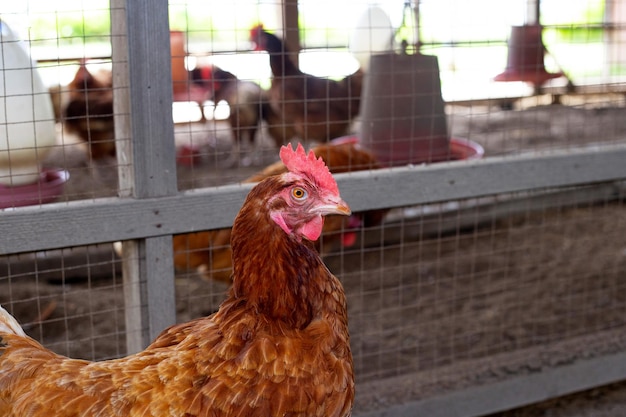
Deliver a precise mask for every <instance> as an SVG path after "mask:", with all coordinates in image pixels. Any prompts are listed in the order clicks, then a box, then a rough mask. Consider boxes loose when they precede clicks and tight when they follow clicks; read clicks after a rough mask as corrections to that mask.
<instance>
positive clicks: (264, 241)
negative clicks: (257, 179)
mask: <svg viewBox="0 0 626 417" xmlns="http://www.w3.org/2000/svg"><path fill="white" fill-rule="evenodd" d="M278 178H279V177H272V178H269V179H267V180H265V181H263V182H261V183H259V184H258V185H257V186H256V187H255V188H254V189H253V190H252V191H251V192H250V195H249V196H248V199H247V200H246V203H244V206H243V207H242V209H241V211H240V213H239V215H238V216H237V219H236V220H235V223H234V225H233V231H232V235H231V246H232V250H233V286H232V289H231V298H233V299H236V300H239V301H241V300H245V303H246V304H247V305H248V306H250V307H252V308H254V309H255V310H256V312H257V313H260V314H263V315H266V316H267V317H268V318H271V319H274V320H281V321H284V322H285V323H286V324H288V325H290V326H293V327H296V328H303V327H305V326H307V325H308V324H309V323H310V322H311V321H312V320H314V319H315V318H317V317H321V316H322V315H323V314H324V313H325V312H326V311H329V310H333V311H335V310H336V309H337V308H341V307H339V306H337V305H336V304H337V303H341V302H342V299H343V296H341V297H332V296H330V292H335V291H339V292H341V290H340V289H338V288H337V286H338V285H340V284H339V283H338V281H337V279H336V278H335V277H334V276H333V275H332V274H331V273H330V271H329V270H328V269H327V268H326V266H325V265H324V263H323V262H322V260H321V259H320V257H319V254H318V253H317V251H316V250H315V248H314V245H313V243H312V242H309V241H306V240H302V241H298V240H297V239H296V238H294V237H293V236H290V235H288V234H287V233H285V232H284V231H283V230H282V229H281V228H280V227H279V226H278V225H277V224H276V223H275V222H274V221H273V220H271V218H270V214H269V209H268V204H267V203H268V200H269V198H270V197H271V196H272V195H275V194H276V193H277V192H279V191H280V189H281V188H282V187H284V184H282V183H280V180H278Z"/></svg>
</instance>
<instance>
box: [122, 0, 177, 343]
mask: <svg viewBox="0 0 626 417" xmlns="http://www.w3.org/2000/svg"><path fill="white" fill-rule="evenodd" d="M110 7H111V38H112V60H113V86H114V90H113V91H114V116H115V137H116V140H117V158H118V164H119V169H118V172H119V194H120V197H129V198H136V199H142V198H151V197H164V196H169V195H175V194H177V192H178V189H177V183H176V160H175V146H174V124H173V119H172V82H171V78H172V76H171V54H170V48H169V47H165V48H164V47H163V46H164V45H169V42H170V34H169V22H168V2H167V0H158V1H149V0H132V1H131V0H112V1H111V6H110ZM151 214H152V215H154V214H158V213H151ZM156 217H158V216H156ZM123 264H124V266H123V268H122V269H123V276H124V296H125V306H126V332H127V341H126V345H127V350H128V353H133V352H137V351H139V350H141V349H143V348H145V347H146V346H147V345H148V344H149V342H150V341H151V340H153V339H154V337H156V336H157V335H158V334H159V333H160V332H161V331H162V330H163V329H164V328H166V327H168V326H170V325H172V324H174V323H175V320H176V308H175V293H174V262H173V255H172V237H171V235H164V236H156V237H149V238H145V239H138V240H135V241H128V242H125V243H124V245H123Z"/></svg>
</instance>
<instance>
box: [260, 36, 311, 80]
mask: <svg viewBox="0 0 626 417" xmlns="http://www.w3.org/2000/svg"><path fill="white" fill-rule="evenodd" d="M264 36H265V50H266V51H267V53H268V54H269V56H270V67H271V69H272V74H273V75H274V76H275V77H283V76H286V75H300V74H302V73H301V72H300V69H298V67H296V65H294V63H293V61H292V60H291V59H290V58H289V53H290V51H289V49H288V48H287V46H285V43H284V42H283V41H281V40H280V39H279V38H278V37H277V36H275V35H272V34H271V33H267V32H265V33H264Z"/></svg>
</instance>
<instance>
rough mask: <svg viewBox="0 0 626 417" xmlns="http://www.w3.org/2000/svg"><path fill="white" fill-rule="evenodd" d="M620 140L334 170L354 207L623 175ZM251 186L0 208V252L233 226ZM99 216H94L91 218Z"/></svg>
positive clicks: (624, 151) (625, 153) (624, 153)
mask: <svg viewBox="0 0 626 417" xmlns="http://www.w3.org/2000/svg"><path fill="white" fill-rule="evenodd" d="M625 161H626V146H624V145H614V146H606V147H603V148H602V149H601V150H575V151H566V152H555V153H550V154H545V155H529V156H519V157H498V158H486V159H483V160H478V161H462V162H450V163H437V164H431V165H422V166H411V167H402V168H391V169H382V170H376V171H361V172H355V173H348V174H339V175H337V176H336V178H337V181H338V183H339V188H340V190H341V193H342V196H343V197H344V199H345V200H346V201H347V202H348V203H349V204H350V206H351V207H352V209H353V210H354V211H363V210H368V209H379V208H384V207H402V206H410V205H419V204H427V203H434V202H442V201H450V200H458V199H464V198H473V197H481V196H487V195H495V194H499V193H510V192H517V191H525V190H532V189H548V188H558V187H567V186H575V185H584V184H593V183H601V182H610V181H619V180H624V179H626V162H625ZM251 187H252V185H251V184H242V185H239V184H235V185H227V186H221V187H216V188H207V189H201V190H193V191H187V192H182V193H179V194H176V195H171V196H166V197H161V198H145V199H132V198H126V199H116V198H110V199H99V200H95V201H91V200H89V201H76V202H70V203H53V204H47V205H43V206H40V207H39V206H37V207H20V208H18V209H15V210H9V211H4V212H2V213H0V235H1V236H2V239H0V254H12V253H20V252H29V251H37V250H46V249H55V248H61V247H66V246H79V245H87V244H94V243H99V242H112V241H117V240H128V239H138V238H141V237H157V236H165V235H171V234H177V233H186V232H192V231H198V230H208V229H215V228H222V227H229V226H231V225H232V221H233V220H234V217H235V214H236V213H237V211H238V210H239V207H241V204H242V203H243V200H244V198H245V196H246V194H247V193H248V191H249V189H250V188H251ZM94 218H97V219H99V221H98V222H96V223H94V222H93V219H94Z"/></svg>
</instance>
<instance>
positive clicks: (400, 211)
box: [0, 0, 626, 416]
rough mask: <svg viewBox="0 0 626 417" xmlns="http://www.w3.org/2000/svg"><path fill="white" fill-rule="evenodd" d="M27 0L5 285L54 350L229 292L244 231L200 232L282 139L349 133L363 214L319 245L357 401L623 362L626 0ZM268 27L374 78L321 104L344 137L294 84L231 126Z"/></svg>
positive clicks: (325, 69) (79, 348)
mask: <svg viewBox="0 0 626 417" xmlns="http://www.w3.org/2000/svg"><path fill="white" fill-rule="evenodd" d="M16 3H17V2H16ZM23 3H24V4H19V5H18V4H16V5H13V6H11V7H13V9H12V10H10V8H9V7H7V11H6V12H4V11H3V12H1V13H0V20H1V22H2V25H3V27H2V39H1V40H2V48H3V49H2V51H3V55H2V56H3V61H2V63H3V71H2V73H3V74H4V76H5V81H4V84H3V85H4V87H3V100H4V119H3V129H4V132H5V133H4V136H3V137H2V139H3V140H4V143H0V168H1V169H2V171H0V173H1V175H0V181H2V182H1V184H0V192H1V195H0V197H1V199H0V202H1V203H2V204H3V206H2V210H1V211H0V235H1V236H2V238H1V239H0V255H1V258H0V259H1V260H2V261H1V263H0V304H2V305H3V306H4V307H5V308H7V309H8V310H9V311H10V312H11V313H12V314H14V315H15V316H16V317H17V319H18V320H19V321H20V322H21V323H22V324H23V326H24V328H25V330H26V331H27V332H28V333H29V334H30V335H31V336H33V337H35V338H36V339H38V340H39V341H41V342H42V343H43V344H44V345H45V346H47V347H49V348H51V349H53V350H54V351H56V352H58V353H61V354H64V355H69V356H72V357H81V358H86V359H90V360H104V359H109V358H115V357H120V356H124V355H126V354H128V353H132V352H135V351H137V350H140V349H142V348H143V347H144V346H146V345H147V343H148V342H149V341H150V340H151V339H152V338H154V337H155V336H156V335H157V334H159V333H160V331H161V330H163V329H164V328H165V327H167V326H169V325H171V324H173V323H176V322H182V321H185V320H189V319H192V318H196V317H199V316H202V315H207V314H210V313H211V312H213V311H215V310H216V309H217V308H218V306H219V303H220V301H221V300H222V299H223V297H224V294H225V292H226V291H227V288H228V280H227V279H226V280H224V278H223V277H224V276H226V277H228V265H224V264H222V263H221V262H222V261H223V260H224V259H225V258H224V252H225V251H226V253H227V248H228V243H227V241H218V240H217V239H216V238H214V237H213V235H212V234H211V233H206V232H205V231H213V230H218V229H224V228H228V227H229V226H231V225H232V221H233V219H234V216H235V214H236V213H237V211H238V209H239V207H240V205H241V203H242V202H243V199H244V197H245V195H246V193H247V192H248V191H249V190H250V188H251V187H252V184H251V183H249V182H248V181H247V180H248V179H249V178H250V177H251V176H252V175H253V174H255V173H257V172H259V171H261V170H262V169H263V168H264V167H266V166H267V165H270V164H272V163H274V162H275V161H276V160H277V154H278V152H277V146H276V143H277V142H276V141H277V139H276V138H277V137H278V138H279V139H280V138H282V140H283V141H291V142H293V143H296V142H299V141H302V142H304V144H305V145H306V146H307V147H315V146H320V144H322V143H324V142H325V141H326V140H335V141H334V142H332V143H333V146H348V147H351V148H350V149H353V150H354V152H357V151H359V152H360V151H366V152H367V154H368V155H370V154H371V155H373V158H374V162H372V161H369V162H368V163H367V164H364V165H359V164H358V163H357V160H356V157H350V158H348V159H346V160H343V161H341V162H340V163H338V164H337V166H336V167H335V168H336V169H337V172H338V173H337V174H336V178H337V180H338V184H339V188H340V189H341V192H342V196H343V197H344V199H345V200H346V201H347V202H349V204H350V206H351V208H352V210H353V211H354V212H358V213H366V214H364V215H363V216H361V217H360V219H357V220H358V221H357V222H356V223H342V224H340V225H338V226H337V225H335V226H334V228H332V229H330V226H329V229H328V230H326V233H325V234H324V235H323V236H322V244H321V250H322V253H323V256H324V260H325V262H326V263H327V265H328V266H329V268H330V270H331V271H332V272H333V273H334V274H335V275H337V276H338V277H339V278H340V280H341V281H342V283H343V284H344V287H345V289H346V294H347V298H348V308H349V321H350V330H351V345H352V350H353V355H354V361H355V369H356V378H357V398H356V404H355V409H354V415H356V416H383V415H388V416H400V415H407V416H408V415H429V416H438V415H440V416H450V415H458V416H478V415H486V414H489V413H494V412H498V411H504V410H508V409H512V408H515V407H520V406H524V405H527V404H531V403H536V402H539V401H542V400H545V399H548V398H554V397H559V396H562V395H566V394H569V393H573V392H577V391H581V390H586V389H590V388H593V387H597V386H601V385H605V384H609V383H613V382H617V381H622V380H624V379H626V365H624V364H626V337H625V336H624V335H625V334H626V333H625V330H626V319H625V317H626V281H625V280H624V278H626V207H625V204H626V203H625V201H624V195H625V181H626V117H624V111H625V109H624V108H625V107H626V95H625V94H626V82H625V79H626V78H625V76H626V73H625V71H626V56H625V55H626V44H625V42H626V26H625V21H626V2H624V1H621V0H619V1H618V0H616V1H611V0H606V1H604V2H590V1H574V2H567V6H566V5H565V2H563V1H557V0H551V1H547V0H544V1H541V2H538V1H535V2H532V1H530V2H527V1H517V2H511V3H515V7H508V6H507V7H505V6H502V5H501V4H500V3H503V2H497V1H487V0H485V1H479V2H468V3H472V5H467V4H465V3H464V2H454V1H429V0H423V1H420V2H408V3H404V2H402V1H399V0H393V1H392V0H389V1H387V2H379V4H380V6H377V7H374V6H373V5H372V4H370V2H368V1H365V0H363V1H354V2H348V1H345V2H320V1H313V0H311V1H308V0H300V1H295V0H284V1H283V2H277V1H256V0H255V1H252V0H250V1H247V0H246V1H244V0H234V1H231V2H218V1H215V2H206V1H205V2H195V1H191V0H187V1H183V0H180V1H178V0H171V1H169V3H168V2H167V1H158V2H148V1H145V0H144V1H124V0H111V1H110V4H109V2H104V1H103V2H96V1H94V2H90V4H89V5H87V4H82V3H81V4H75V3H76V2H62V1H57V2H39V1H35V0H29V1H26V2H23ZM224 3H226V4H224ZM451 5H452V6H454V7H451ZM564 8H567V9H568V12H567V13H565V12H564V11H563V9H564ZM487 9H489V10H490V13H485V10H487ZM494 13H496V14H499V16H501V19H499V20H498V21H494V19H493V18H492V16H493V14H494ZM347 16H349V17H351V19H347ZM259 23H261V24H263V27H264V29H265V30H267V31H268V32H270V33H273V34H275V35H276V36H278V37H279V38H280V39H282V41H283V42H285V44H286V45H288V47H289V48H290V51H291V54H290V55H289V57H290V59H292V60H293V61H294V62H295V63H296V65H299V67H300V69H301V70H302V71H303V72H306V73H309V74H312V75H313V76H315V77H319V78H330V79H333V80H341V79H343V78H344V77H350V76H354V74H362V75H363V80H362V82H363V84H362V86H360V87H358V89H357V90H354V91H356V93H355V95H356V96H357V99H360V104H359V105H360V109H359V112H358V113H357V114H355V115H348V114H349V113H348V112H346V115H345V116H343V113H342V109H339V110H336V111H335V110H333V112H331V111H328V112H326V114H325V115H324V117H326V119H324V120H326V122H327V123H328V125H330V117H331V116H330V114H331V113H333V114H335V115H337V114H339V115H340V116H341V117H340V119H341V120H339V121H337V120H333V122H337V123H338V122H345V134H344V135H341V137H340V138H339V141H337V137H335V136H333V137H329V136H331V135H330V134H329V133H328V132H330V127H329V128H328V129H327V130H326V132H327V135H326V137H324V138H323V139H324V140H320V138H319V137H318V136H316V135H315V134H313V133H312V132H313V127H312V126H313V124H314V123H313V122H310V123H309V122H302V121H301V120H296V119H295V118H294V119H291V118H289V117H287V114H288V113H287V110H286V109H285V107H284V106H285V103H282V105H283V107H281V109H282V110H281V111H282V112H283V113H281V114H280V115H281V117H282V118H281V120H280V123H276V122H273V121H272V120H269V119H262V120H261V121H260V122H259V128H258V131H257V132H255V133H254V135H253V138H254V142H253V143H248V142H247V140H245V139H244V140H242V141H241V144H240V146H239V147H237V146H235V145H234V144H235V143H236V142H235V141H234V138H235V137H237V134H240V133H241V132H242V131H243V127H244V126H243V124H242V123H243V122H242V121H241V120H238V121H233V120H234V119H232V118H230V117H231V116H232V115H234V114H239V113H238V111H239V110H238V109H240V108H239V107H238V105H239V103H240V102H239V101H237V100H240V99H239V97H240V96H237V97H238V98H237V100H235V99H234V98H233V97H234V96H230V95H227V94H226V95H223V96H220V95H219V94H220V92H221V93H222V94H224V86H225V85H226V84H220V80H218V78H217V76H216V75H215V73H216V68H218V67H219V68H220V69H222V70H226V71H228V72H230V73H232V74H234V76H236V77H237V79H238V81H237V82H236V83H235V84H233V85H235V86H236V88H235V91H236V92H240V91H243V89H244V87H243V86H244V84H245V83H253V84H254V86H257V88H258V87H259V86H260V89H261V90H259V91H260V92H258V91H257V90H255V91H257V94H258V95H257V96H255V97H257V98H256V100H257V101H253V103H252V104H253V106H252V108H255V109H257V110H258V109H261V108H262V107H263V105H265V104H267V103H266V102H265V101H264V100H270V99H267V98H265V96H264V95H263V94H265V93H264V92H266V91H268V90H271V88H272V87H271V85H272V79H275V78H276V77H277V75H276V74H272V70H271V68H270V57H271V56H272V52H271V51H262V50H258V49H259V48H257V46H258V45H257V44H256V43H257V42H255V39H253V38H251V35H250V29H251V28H252V27H255V26H256V25H258V24H259ZM538 24H541V26H540V29H541V30H540V31H539V32H538V33H539V37H538V38H534V40H533V38H532V36H531V35H529V34H528V33H529V32H526V29H528V30H530V29H532V28H535V29H536V28H537V27H538ZM9 27H10V31H9V29H8V28H9ZM516 30H518V31H520V30H521V32H515V31H516ZM535 35H537V33H535ZM518 36H519V37H518ZM527 36H529V38H527ZM516 39H517V40H516ZM529 39H530V40H529ZM20 40H21V42H22V43H20ZM402 41H405V44H404V46H403V45H402ZM517 42H519V43H517ZM18 44H20V45H22V46H19V48H21V49H19V51H27V53H28V59H29V60H31V59H32V62H33V64H32V65H30V64H28V65H24V64H23V62H24V61H19V60H17V61H16V62H17V63H14V62H13V61H11V59H12V57H13V56H14V55H12V54H16V55H15V56H19V54H20V53H21V52H19V51H17V52H14V49H13V48H14V47H16V46H17V45H18ZM23 46H25V48H24V47H23ZM520 50H521V51H528V50H533V51H535V52H534V55H533V56H532V57H531V58H528V56H527V55H523V53H521V52H520ZM298 51H299V53H298ZM581 56H584V57H586V59H581ZM16 59H17V58H16ZM20 62H21V63H20ZM29 62H30V61H29ZM529 68H530V69H529ZM207 69H210V71H208V72H207ZM34 74H35V75H34ZM207 74H211V75H207ZM502 74H504V75H503V76H502V77H500V78H505V79H502V80H500V81H496V80H495V79H497V78H498V76H500V75H502ZM537 74H539V76H537ZM10 77H16V78H10ZM20 77H23V78H24V77H25V78H24V79H26V80H27V82H26V85H25V87H24V89H22V90H20V89H19V87H20V81H19V80H20ZM39 77H40V78H41V80H40V82H41V85H39V84H37V82H36V81H35V79H36V78H39ZM516 77H517V78H516ZM528 77H530V78H528ZM537 77H539V78H540V81H537ZM16 80H17V81H16ZM529 80H530V81H529ZM42 86H43V87H45V88H42ZM254 86H253V87H254ZM220 89H221V90H220ZM354 91H352V92H353V93H354ZM23 99H25V104H24V100H23ZM20 100H21V101H20ZM306 100H307V99H306V98H305V97H302V98H298V99H292V101H291V102H288V103H287V104H286V106H296V105H297V104H298V103H299V102H304V101H306ZM318 100H323V99H318ZM40 102H41V103H43V104H40ZM46 103H47V104H46ZM77 103H78V104H77ZM268 103H269V104H270V105H271V104H273V103H272V102H269V101H268ZM307 105H308V106H311V107H310V108H313V106H314V105H315V103H314V102H313V101H311V99H309V101H308V102H307ZM327 105H328V109H330V108H331V106H333V105H334V104H333V103H332V102H331V101H330V100H329V101H328V104H327ZM19 106H25V107H19ZM38 106H41V108H40V107H38ZM307 108H308V107H307ZM12 109H13V110H15V109H18V110H19V111H17V112H14V113H12ZM35 109H39V110H35ZM70 109H75V110H76V109H77V111H78V113H72V112H71V110H70ZM333 109H335V108H334V107H333ZM274 110H276V109H274ZM81 111H82V113H81ZM241 111H243V110H241ZM24 115H25V116H24ZM29 115H30V116H32V117H31V118H30V119H28V116H29ZM18 116H19V117H18ZM22 116H23V117H22ZM342 118H343V119H342ZM307 123H309V125H308V126H307ZM319 125H320V123H318V124H317V125H316V126H317V127H319ZM321 125H322V126H324V124H323V123H321ZM303 126H304V127H305V128H303ZM23 127H26V129H25V130H24V129H22V128H23ZM40 128H41V129H42V130H39V129H40ZM276 128H278V130H279V131H280V133H276ZM20 129H21V130H20ZM292 130H295V131H296V133H293V132H292ZM16 131H19V132H22V135H24V136H22V135H18V136H19V138H23V137H28V138H30V137H33V136H34V140H32V141H30V142H28V141H27V142H26V144H24V143H19V142H12V140H13V139H14V138H15V137H16V134H15V133H14V132H16ZM24 131H26V133H23V132H24ZM286 132H291V133H290V134H291V136H289V134H287V133H286ZM303 132H304V133H303ZM407 132H408V133H407ZM281 135H282V136H281ZM48 137H49V139H50V141H49V142H46V141H44V139H48ZM355 142H357V143H358V144H357V145H355V144H354V143H355ZM24 150H26V151H28V150H30V151H32V152H30V153H31V154H34V155H35V156H34V161H35V162H34V167H35V168H31V169H34V170H35V178H34V179H32V180H28V179H27V177H28V175H27V174H28V173H25V172H22V171H21V170H20V169H21V168H19V169H18V160H19V161H21V157H22V151H24ZM330 154H331V153H330V151H328V154H322V156H326V157H330ZM331 168H332V167H331ZM226 258H227V256H226ZM198 259H200V260H198ZM220 277H222V278H220Z"/></svg>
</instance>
